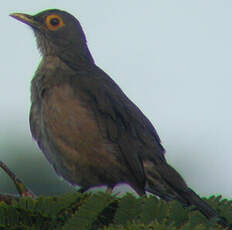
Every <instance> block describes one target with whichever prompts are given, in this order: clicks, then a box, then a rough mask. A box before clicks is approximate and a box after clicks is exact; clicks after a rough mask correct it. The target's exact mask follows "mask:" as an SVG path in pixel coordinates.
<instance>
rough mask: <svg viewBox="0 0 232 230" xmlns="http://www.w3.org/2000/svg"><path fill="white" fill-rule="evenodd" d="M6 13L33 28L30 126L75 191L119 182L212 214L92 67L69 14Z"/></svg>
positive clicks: (150, 130) (147, 127)
mask: <svg viewBox="0 0 232 230" xmlns="http://www.w3.org/2000/svg"><path fill="white" fill-rule="evenodd" d="M11 16H12V17H14V18H16V19H18V20H19V21H21V22H23V23H25V24H27V25H29V26H30V27H31V28H32V29H33V31H34V33H35V37H36V39H37V44H38V47H39V49H40V51H41V54H42V61H41V63H40V65H39V67H38V69H37V71H36V73H35V76H34V78H33V79H32V85H31V101H32V105H31V111H30V127H31V132H32V135H33V137H34V139H35V140H36V141H37V143H38V145H39V147H40V149H41V150H42V152H43V153H44V155H45V156H46V158H47V159H48V161H49V162H50V163H51V164H52V166H53V167H54V169H55V171H56V173H57V174H59V175H61V176H62V177H63V178H65V179H66V180H67V181H69V182H70V183H71V184H73V185H79V186H81V187H82V188H83V190H86V189H88V188H90V187H92V186H99V185H107V186H108V187H109V188H113V187H114V186H115V185H116V184H118V183H127V184H129V185H130V186H131V187H132V188H133V189H134V190H135V191H136V192H137V193H138V194H139V195H144V194H145V192H146V191H149V192H151V193H153V194H155V195H157V196H159V197H161V198H163V199H165V200H167V201H169V200H174V199H176V200H179V201H180V202H181V203H183V204H184V205H195V206H196V207H197V208H198V209H199V210H200V211H201V212H202V213H203V214H204V215H205V216H206V217H207V218H209V219H210V218H213V217H218V214H217V212H216V211H215V210H214V209H213V208H211V207H210V206H209V205H208V204H207V203H206V202H205V201H203V200H202V199H201V198H200V197H199V196H198V195H197V194H196V193H195V192H194V191H193V190H191V189H190V188H189V187H188V186H187V184H186V183H185V181H184V179H183V178H182V177H181V176H180V174H179V173H178V172H177V171H176V170H175V169H174V168H172V167H171V166H170V165H169V164H168V163H167V161H166V159H165V156H164V152H165V150H164V148H163V146H162V144H161V141H160V138H159V136H158V134H157V132H156V130H155V128H154V127H153V125H152V124H151V122H150V121H149V120H148V119H147V118H146V117H145V115H144V114H143V113H142V112H141V110H139V108H138V107H137V106H136V105H135V104H134V103H133V102H132V101H131V100H130V99H129V98H128V97H127V96H126V95H125V94H124V93H123V91H122V90H121V89H120V88H119V86H118V85H117V84H116V83H115V82H114V81H113V80H112V79H111V78H110V77H109V76H108V75H107V74H106V73H105V72H104V71H103V70H101V69H100V68H99V67H98V66H97V65H96V64H95V62H94V60H93V57H92V56H91V54H90V51H89V49H88V47H87V42H86V38H85V35H84V32H83V30H82V27H81V25H80V23H79V21H78V20H77V19H76V18H75V17H74V16H72V15H70V14H69V13H67V12H65V11H61V10H56V9H54V10H46V11H43V12H40V13H38V14H36V15H34V16H31V15H27V14H21V13H14V14H11Z"/></svg>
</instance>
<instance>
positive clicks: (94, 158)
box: [41, 84, 118, 183]
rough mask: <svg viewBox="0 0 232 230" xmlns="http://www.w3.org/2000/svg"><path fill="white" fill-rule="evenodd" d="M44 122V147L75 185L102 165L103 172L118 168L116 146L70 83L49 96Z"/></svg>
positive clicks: (43, 104) (43, 109)
mask: <svg viewBox="0 0 232 230" xmlns="http://www.w3.org/2000/svg"><path fill="white" fill-rule="evenodd" d="M41 119H42V135H43V136H44V137H46V138H43V139H44V140H45V139H46V141H47V143H44V146H48V147H47V149H44V153H45V155H47V158H48V159H50V161H51V163H52V164H53V166H54V167H55V168H56V170H57V172H58V173H59V174H61V175H62V176H64V177H65V178H69V180H70V181H71V182H73V181H74V183H80V181H75V180H77V178H78V177H80V175H85V176H88V175H87V174H88V173H89V172H88V170H89V169H92V170H93V171H94V168H96V166H99V165H101V167H102V170H103V171H108V170H107V169H108V168H110V167H113V165H115V167H118V166H117V165H118V162H117V161H116V154H115V148H114V146H113V144H112V143H109V142H108V141H107V140H106V139H104V137H103V135H102V133H101V131H100V130H99V128H98V125H97V122H96V120H95V118H94V114H93V112H92V110H91V109H90V108H89V106H88V104H87V103H86V102H83V101H82V99H81V98H80V97H79V96H78V95H77V94H74V92H73V89H72V88H71V87H70V86H69V85H68V84H65V85H60V86H54V87H53V88H52V89H50V90H49V91H48V92H47V93H46V94H45V96H44V98H43V100H42V104H41ZM104 167H105V168H104ZM77 174H79V175H78V176H77ZM72 177H73V178H72ZM93 183H95V182H93Z"/></svg>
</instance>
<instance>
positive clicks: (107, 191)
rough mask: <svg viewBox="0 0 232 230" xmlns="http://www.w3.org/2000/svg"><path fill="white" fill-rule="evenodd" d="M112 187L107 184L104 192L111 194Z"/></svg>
mask: <svg viewBox="0 0 232 230" xmlns="http://www.w3.org/2000/svg"><path fill="white" fill-rule="evenodd" d="M113 189H114V188H113V187H111V186H108V187H107V189H106V193H107V194H112V192H113Z"/></svg>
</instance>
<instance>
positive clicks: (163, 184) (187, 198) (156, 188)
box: [145, 163, 228, 227]
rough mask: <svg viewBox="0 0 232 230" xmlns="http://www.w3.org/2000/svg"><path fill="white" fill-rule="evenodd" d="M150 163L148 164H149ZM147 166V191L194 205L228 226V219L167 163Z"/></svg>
mask: <svg viewBox="0 0 232 230" xmlns="http://www.w3.org/2000/svg"><path fill="white" fill-rule="evenodd" d="M147 165H148V164H147ZM149 166H152V167H145V172H146V176H147V185H146V188H145V189H146V191H148V192H151V193H153V194H155V195H157V196H159V197H160V198H162V199H164V200H167V201H170V200H178V201H180V202H181V203H182V204H183V205H184V206H189V205H194V206H195V207H196V208H197V209H198V210H199V211H200V212H201V213H202V214H203V215H204V216H206V217H207V218H208V219H212V218H219V221H218V223H219V224H221V225H222V226H223V227H226V226H228V224H227V221H226V219H224V218H222V217H220V216H219V215H218V213H217V212H216V211H215V210H214V209H213V208H212V207H210V205H209V204H208V203H207V202H206V201H204V200H202V199H201V198H200V197H199V196H198V195H197V194H196V193H195V192H194V191H193V190H192V189H190V188H189V187H188V186H187V184H186V183H185V181H184V180H183V178H182V177H181V176H180V174H179V173H178V172H177V171H176V170H175V169H174V168H172V167H171V166H169V165H168V164H167V163H164V164H161V165H154V164H153V165H152V164H149Z"/></svg>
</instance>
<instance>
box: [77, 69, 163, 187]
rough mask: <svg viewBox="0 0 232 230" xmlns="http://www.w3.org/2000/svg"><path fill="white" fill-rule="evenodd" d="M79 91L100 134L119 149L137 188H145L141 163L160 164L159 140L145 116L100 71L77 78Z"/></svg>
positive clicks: (161, 159) (161, 160)
mask: <svg viewBox="0 0 232 230" xmlns="http://www.w3.org/2000/svg"><path fill="white" fill-rule="evenodd" d="M77 84H79V86H80V88H81V89H82V90H83V89H84V90H85V94H87V95H89V98H90V99H89V104H91V107H92V109H93V111H94V113H95V117H96V119H97V122H98V124H99V127H100V129H102V134H103V135H105V136H106V138H107V139H108V140H110V141H111V142H113V143H115V144H116V145H117V146H118V147H119V149H120V153H119V154H120V155H121V156H120V157H121V158H123V159H124V161H125V163H126V164H127V166H128V168H129V169H130V170H131V173H132V175H134V176H135V177H136V179H137V182H138V183H139V185H144V184H145V173H144V167H143V160H145V159H152V161H153V162H154V161H155V162H164V161H165V158H164V148H163V147H162V145H161V142H160V138H159V136H158V134H157V132H156V130H155V129H154V127H153V126H152V124H151V123H150V121H149V120H148V119H147V118H146V117H145V115H144V114H143V113H142V112H141V111H140V110H139V108H138V107H137V106H136V105H135V104H134V103H133V102H131V101H130V100H129V99H128V97H127V96H126V95H125V94H124V93H123V92H122V90H121V89H120V88H119V87H118V85H117V84H116V83H115V82H114V81H113V80H112V79H111V78H110V77H109V76H108V75H106V74H105V73H104V72H103V71H102V70H100V69H98V70H97V71H96V70H95V71H94V74H93V75H91V74H90V73H88V74H86V76H83V77H81V78H79V80H78V83H74V84H73V85H77Z"/></svg>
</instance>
